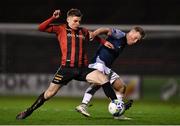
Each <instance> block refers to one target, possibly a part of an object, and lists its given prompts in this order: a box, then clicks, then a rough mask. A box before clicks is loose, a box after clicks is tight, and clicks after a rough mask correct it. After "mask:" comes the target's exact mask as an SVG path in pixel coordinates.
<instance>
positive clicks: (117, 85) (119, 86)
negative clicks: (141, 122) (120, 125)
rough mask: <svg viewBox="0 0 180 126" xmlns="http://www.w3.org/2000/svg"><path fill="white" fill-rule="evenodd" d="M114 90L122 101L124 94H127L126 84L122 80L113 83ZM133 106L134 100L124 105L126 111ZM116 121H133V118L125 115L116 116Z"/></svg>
mask: <svg viewBox="0 0 180 126" xmlns="http://www.w3.org/2000/svg"><path fill="white" fill-rule="evenodd" d="M113 88H114V89H115V91H116V95H117V97H118V99H120V100H122V98H121V97H124V94H125V92H126V86H125V84H124V82H123V81H122V80H121V79H116V80H115V81H114V83H113ZM132 104H133V100H128V101H127V102H125V103H124V106H125V111H126V110H128V109H129V108H130V107H131V106H132ZM114 119H119V120H131V118H129V117H126V116H125V115H124V113H123V114H122V115H119V116H114Z"/></svg>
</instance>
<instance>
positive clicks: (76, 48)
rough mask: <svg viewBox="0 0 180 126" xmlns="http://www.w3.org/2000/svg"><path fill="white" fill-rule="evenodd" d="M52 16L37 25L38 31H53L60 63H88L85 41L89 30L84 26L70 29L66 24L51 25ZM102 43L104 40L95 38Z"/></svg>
mask: <svg viewBox="0 0 180 126" xmlns="http://www.w3.org/2000/svg"><path fill="white" fill-rule="evenodd" d="M52 21H54V17H51V18H49V19H48V20H46V21H44V22H43V23H41V24H40V25H39V30H40V31H45V32H49V33H55V34H56V35H57V38H58V42H59V46H60V49H61V53H62V57H61V65H62V66H67V67H83V66H87V65H88V57H87V49H86V47H87V42H89V32H88V30H87V29H85V28H81V27H80V28H78V29H77V30H73V29H71V28H70V27H69V26H68V25H67V24H61V25H52V24H50V23H51V22H52ZM97 40H98V41H100V42H101V43H104V42H105V40H101V39H99V38H97Z"/></svg>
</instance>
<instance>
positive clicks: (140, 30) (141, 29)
mask: <svg viewBox="0 0 180 126" xmlns="http://www.w3.org/2000/svg"><path fill="white" fill-rule="evenodd" d="M133 29H134V30H135V31H137V32H139V33H140V35H141V39H144V37H145V31H144V30H143V28H141V27H139V26H136V27H134V28H133Z"/></svg>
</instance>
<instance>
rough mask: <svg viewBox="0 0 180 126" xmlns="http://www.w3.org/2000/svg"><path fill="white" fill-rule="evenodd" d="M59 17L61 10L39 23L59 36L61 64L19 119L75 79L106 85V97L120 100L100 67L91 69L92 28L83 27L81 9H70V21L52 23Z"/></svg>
mask: <svg viewBox="0 0 180 126" xmlns="http://www.w3.org/2000/svg"><path fill="white" fill-rule="evenodd" d="M59 17H60V10H55V11H54V13H53V16H52V17H50V18H49V19H47V20H46V21H44V22H43V23H41V24H40V25H39V30H40V31H43V32H49V33H55V34H56V35H57V38H58V42H59V46H60V49H61V53H62V56H61V63H60V67H59V69H58V70H57V72H56V73H55V75H54V78H53V80H52V82H51V83H50V85H49V87H48V88H47V90H46V91H44V92H43V93H42V94H41V95H40V96H39V97H38V98H37V100H36V101H35V102H34V104H33V105H32V106H30V107H29V108H27V109H26V110H25V111H23V112H20V113H19V114H18V115H17V116H16V119H25V118H27V117H28V116H29V115H31V114H32V113H33V111H34V110H36V109H37V108H39V107H40V106H42V105H43V104H44V102H45V101H47V100H48V99H50V98H51V97H53V96H54V95H55V94H56V93H57V92H58V90H59V89H61V87H63V86H64V85H66V84H67V83H68V82H69V81H71V80H72V79H76V80H80V81H88V82H89V83H96V84H97V85H102V87H103V90H104V92H105V94H106V96H107V97H108V98H109V99H110V100H114V99H117V97H116V94H115V92H114V90H113V89H112V87H111V85H110V82H109V80H108V77H107V76H106V75H105V74H103V73H102V72H100V71H98V70H96V69H93V68H88V57H87V53H86V51H87V49H86V46H87V43H88V42H89V31H88V30H87V29H86V28H82V27H80V21H81V18H82V14H81V12H80V10H78V9H70V10H69V11H68V12H67V23H66V24H61V25H53V24H51V23H52V22H53V21H54V20H55V19H57V18H59ZM95 39H96V40H97V41H99V42H101V43H102V44H103V45H104V46H106V47H107V48H113V45H112V44H111V43H109V42H108V41H106V40H103V39H101V38H98V37H95Z"/></svg>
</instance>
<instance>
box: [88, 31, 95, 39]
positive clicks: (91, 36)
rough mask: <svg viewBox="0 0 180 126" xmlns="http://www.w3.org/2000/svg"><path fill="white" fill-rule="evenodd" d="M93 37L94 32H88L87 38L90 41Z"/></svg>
mask: <svg viewBox="0 0 180 126" xmlns="http://www.w3.org/2000/svg"><path fill="white" fill-rule="evenodd" d="M94 38H95V35H94V32H89V40H90V41H92V40H93V39H94Z"/></svg>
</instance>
